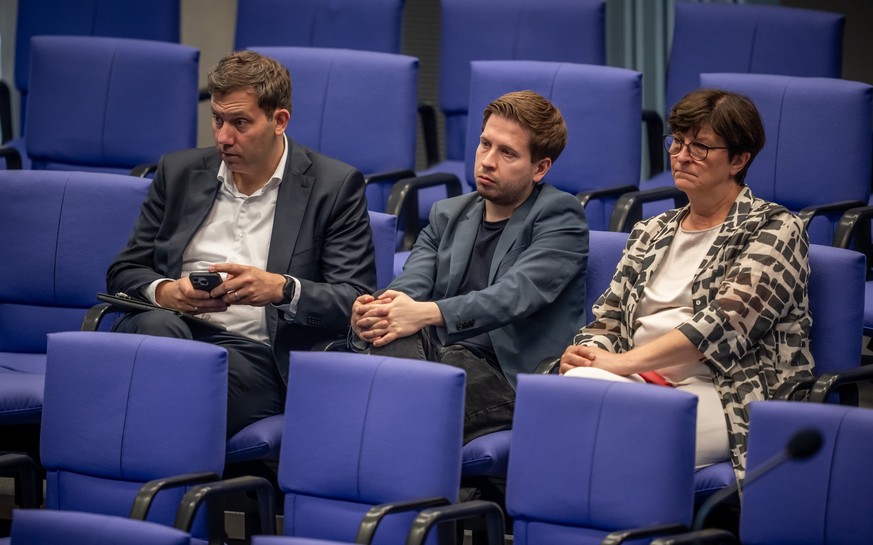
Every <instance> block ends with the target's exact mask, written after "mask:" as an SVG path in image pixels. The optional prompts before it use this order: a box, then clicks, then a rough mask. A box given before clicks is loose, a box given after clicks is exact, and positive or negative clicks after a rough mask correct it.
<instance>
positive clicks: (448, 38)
mask: <svg viewBox="0 0 873 545" xmlns="http://www.w3.org/2000/svg"><path fill="white" fill-rule="evenodd" d="M440 9H441V19H440V36H441V39H440V76H439V78H440V81H439V86H440V89H439V96H440V109H441V110H442V112H443V113H444V114H445V116H446V155H445V157H446V159H447V160H454V161H461V160H463V159H464V152H465V144H464V138H465V131H466V127H467V112H468V111H470V112H473V117H474V118H479V112H480V111H481V110H475V109H472V108H471V109H469V110H468V99H469V97H470V81H471V79H470V62H471V61H475V60H534V61H555V62H572V63H585V64H605V63H606V30H605V17H606V5H605V2H604V1H603V0H539V1H537V2H528V1H526V0H486V1H483V0H479V1H476V2H470V1H469V0H443V1H442V2H440ZM490 98H491V99H494V98H497V95H495V96H493V97H490ZM577 98H579V97H577ZM475 121H476V123H477V124H478V123H480V119H476V120H475ZM637 121H638V122H639V118H638V119H637ZM477 136H478V134H477Z"/></svg>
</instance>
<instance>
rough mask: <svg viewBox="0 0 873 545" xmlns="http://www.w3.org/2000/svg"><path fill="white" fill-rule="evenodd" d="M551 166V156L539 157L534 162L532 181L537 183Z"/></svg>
mask: <svg viewBox="0 0 873 545" xmlns="http://www.w3.org/2000/svg"><path fill="white" fill-rule="evenodd" d="M550 168H552V159H551V157H545V158H543V159H540V160H539V161H537V163H536V170H534V175H533V181H534V183H538V182H539V181H540V180H542V179H543V177H544V176H545V175H546V172H548V171H549V169H550Z"/></svg>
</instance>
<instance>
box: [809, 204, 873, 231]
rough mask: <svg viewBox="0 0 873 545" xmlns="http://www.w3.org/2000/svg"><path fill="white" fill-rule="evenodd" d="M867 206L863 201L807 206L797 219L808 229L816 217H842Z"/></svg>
mask: <svg viewBox="0 0 873 545" xmlns="http://www.w3.org/2000/svg"><path fill="white" fill-rule="evenodd" d="M866 205H867V203H865V202H863V201H840V202H832V203H827V204H820V205H816V206H807V207H806V208H804V209H802V210H801V211H800V212H798V213H797V217H799V218H800V221H802V222H803V226H804V227H807V228H808V227H809V223H810V222H811V221H812V219H813V218H814V217H816V216H827V215H829V214H836V213H839V214H840V215H842V214H845V213H846V212H848V211H849V210H851V209H853V208H859V207H862V206H866Z"/></svg>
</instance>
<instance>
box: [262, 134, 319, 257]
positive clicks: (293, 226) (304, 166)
mask: <svg viewBox="0 0 873 545" xmlns="http://www.w3.org/2000/svg"><path fill="white" fill-rule="evenodd" d="M288 146H289V147H290V151H289V154H288V161H287V162H286V164H285V174H284V177H283V178H282V183H281V184H279V195H278V197H277V200H276V212H275V215H274V216H273V232H272V233H271V238H270V254H269V255H268V256H267V270H268V271H270V272H274V273H279V274H284V273H285V272H287V271H288V268H289V266H290V264H291V256H292V255H294V247H295V246H296V244H297V237H298V236H299V235H300V225H301V224H302V222H303V216H304V213H305V212H306V206H307V204H308V203H309V195H310V193H311V192H312V185H313V184H314V183H315V178H314V177H313V176H309V175H307V174H306V172H307V171H308V170H309V167H310V166H311V165H312V161H311V160H310V159H309V157H308V156H307V155H306V153H305V151H304V150H303V148H301V147H299V146H296V145H294V144H293V142H292V141H291V139H290V138H289V139H288Z"/></svg>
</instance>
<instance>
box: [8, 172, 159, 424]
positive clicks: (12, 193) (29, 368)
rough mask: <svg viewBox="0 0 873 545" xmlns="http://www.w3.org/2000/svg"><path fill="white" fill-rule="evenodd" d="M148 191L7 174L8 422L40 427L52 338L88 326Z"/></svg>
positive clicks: (129, 184) (85, 179)
mask: <svg viewBox="0 0 873 545" xmlns="http://www.w3.org/2000/svg"><path fill="white" fill-rule="evenodd" d="M147 190H148V182H147V181H146V180H142V179H139V178H132V177H129V176H119V175H114V174H93V173H84V172H45V171H43V172H37V171H0V232H3V233H7V235H8V236H7V237H6V239H5V242H4V250H5V253H4V260H3V261H2V263H0V423H3V424H12V423H36V422H39V415H40V411H41V408H42V383H43V375H44V373H45V351H46V334H47V333H51V332H55V331H71V330H78V329H79V328H80V327H81V324H82V319H83V318H84V316H85V313H86V312H87V310H88V308H90V307H91V306H92V305H94V304H95V303H96V302H97V300H96V298H95V294H96V293H97V292H98V291H103V290H105V285H106V269H107V267H108V266H109V263H110V262H111V261H112V258H113V256H114V255H115V253H116V252H117V251H118V249H119V248H121V247H122V246H123V245H124V242H125V241H126V240H127V237H128V236H129V233H130V229H131V227H132V226H133V222H134V220H135V219H136V217H137V214H138V212H139V206H140V203H141V202H142V201H143V199H145V195H146V191H147Z"/></svg>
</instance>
